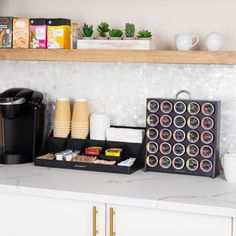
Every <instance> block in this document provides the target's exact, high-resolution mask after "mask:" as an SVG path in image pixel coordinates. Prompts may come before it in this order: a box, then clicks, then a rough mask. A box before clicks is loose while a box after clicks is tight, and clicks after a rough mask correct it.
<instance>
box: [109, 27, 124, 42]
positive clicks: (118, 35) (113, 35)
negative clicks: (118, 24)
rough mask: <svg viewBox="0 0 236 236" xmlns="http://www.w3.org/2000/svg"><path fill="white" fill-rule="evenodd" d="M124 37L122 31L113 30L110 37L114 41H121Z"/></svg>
mask: <svg viewBox="0 0 236 236" xmlns="http://www.w3.org/2000/svg"><path fill="white" fill-rule="evenodd" d="M122 35H123V32H122V30H120V29H112V30H110V31H109V36H110V38H111V39H113V40H119V39H121V36H122Z"/></svg>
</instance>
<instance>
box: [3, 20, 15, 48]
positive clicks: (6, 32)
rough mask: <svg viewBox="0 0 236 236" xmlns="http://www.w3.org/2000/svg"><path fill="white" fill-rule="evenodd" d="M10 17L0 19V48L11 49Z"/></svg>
mask: <svg viewBox="0 0 236 236" xmlns="http://www.w3.org/2000/svg"><path fill="white" fill-rule="evenodd" d="M12 20H13V18H12V17H0V48H11V47H12Z"/></svg>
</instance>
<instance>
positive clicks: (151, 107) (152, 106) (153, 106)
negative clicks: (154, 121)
mask: <svg viewBox="0 0 236 236" xmlns="http://www.w3.org/2000/svg"><path fill="white" fill-rule="evenodd" d="M147 109H148V111H149V112H151V113H155V112H157V111H158V110H159V103H158V102H157V101H156V100H151V101H149V102H148V104H147Z"/></svg>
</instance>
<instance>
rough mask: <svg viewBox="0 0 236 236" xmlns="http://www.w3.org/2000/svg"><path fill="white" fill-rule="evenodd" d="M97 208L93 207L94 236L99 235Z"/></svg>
mask: <svg viewBox="0 0 236 236" xmlns="http://www.w3.org/2000/svg"><path fill="white" fill-rule="evenodd" d="M97 213H98V210H97V207H96V206H93V236H96V235H97V234H98V230H97Z"/></svg>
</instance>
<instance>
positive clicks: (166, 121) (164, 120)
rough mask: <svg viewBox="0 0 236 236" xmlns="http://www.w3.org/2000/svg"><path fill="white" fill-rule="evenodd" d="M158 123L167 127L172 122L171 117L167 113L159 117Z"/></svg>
mask: <svg viewBox="0 0 236 236" xmlns="http://www.w3.org/2000/svg"><path fill="white" fill-rule="evenodd" d="M160 124H161V126H163V127H165V128H168V127H170V126H171V124H172V118H171V117H170V116H169V115H163V116H162V117H161V118H160Z"/></svg>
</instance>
